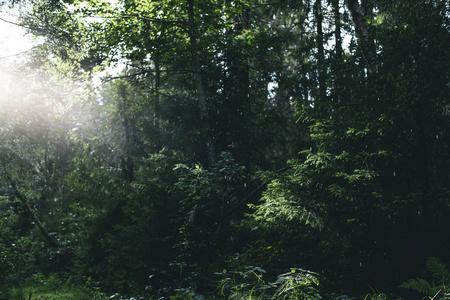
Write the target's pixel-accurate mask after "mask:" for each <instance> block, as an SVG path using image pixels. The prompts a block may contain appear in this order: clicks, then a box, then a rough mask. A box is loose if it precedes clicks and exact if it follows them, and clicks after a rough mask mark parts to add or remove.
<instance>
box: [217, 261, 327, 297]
mask: <svg viewBox="0 0 450 300" xmlns="http://www.w3.org/2000/svg"><path fill="white" fill-rule="evenodd" d="M265 273H266V271H265V270H264V269H261V268H259V267H253V266H249V267H246V268H245V270H244V271H241V272H238V271H231V272H228V271H226V270H224V271H223V273H218V274H220V275H222V276H224V277H225V278H224V279H222V280H221V282H220V284H219V287H218V293H219V295H220V296H223V297H226V298H227V299H322V297H321V296H320V294H319V292H318V290H317V287H318V285H319V280H318V277H317V274H316V273H314V272H311V271H306V270H303V269H298V268H293V269H291V271H290V272H289V273H285V274H281V275H279V276H278V277H277V280H276V281H275V282H266V281H265V280H264V279H263V276H264V274H265Z"/></svg>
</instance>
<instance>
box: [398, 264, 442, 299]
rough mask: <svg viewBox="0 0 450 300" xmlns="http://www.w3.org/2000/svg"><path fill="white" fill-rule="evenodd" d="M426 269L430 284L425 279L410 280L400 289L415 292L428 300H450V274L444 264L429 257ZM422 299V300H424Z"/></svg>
mask: <svg viewBox="0 0 450 300" xmlns="http://www.w3.org/2000/svg"><path fill="white" fill-rule="evenodd" d="M426 268H427V271H428V273H430V274H431V278H432V280H431V282H430V281H428V280H426V279H421V278H416V279H410V280H408V281H407V282H405V283H402V284H401V285H400V287H402V288H407V289H411V290H414V291H417V292H419V293H421V294H424V295H426V297H425V298H428V299H450V285H449V284H450V272H449V271H448V269H447V266H446V264H445V263H444V262H443V261H441V260H440V259H438V258H435V257H430V258H428V260H427V263H426ZM425 298H424V299H425Z"/></svg>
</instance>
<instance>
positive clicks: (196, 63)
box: [187, 0, 217, 166]
mask: <svg viewBox="0 0 450 300" xmlns="http://www.w3.org/2000/svg"><path fill="white" fill-rule="evenodd" d="M187 10H188V33H189V41H190V51H191V56H192V66H193V69H194V70H193V73H194V80H195V85H196V89H197V96H198V99H197V101H198V108H199V112H200V118H201V121H202V127H203V131H204V135H205V140H206V153H207V156H208V163H209V165H211V166H212V165H214V164H215V163H216V161H217V157H216V153H215V152H216V151H215V149H214V143H213V137H212V132H211V125H210V123H209V114H208V108H207V105H206V93H205V88H204V86H203V78H202V73H201V65H200V57H199V55H198V46H197V28H196V24H195V15H194V0H187Z"/></svg>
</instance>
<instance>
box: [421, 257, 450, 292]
mask: <svg viewBox="0 0 450 300" xmlns="http://www.w3.org/2000/svg"><path fill="white" fill-rule="evenodd" d="M427 270H428V271H429V272H430V273H431V275H432V276H433V280H434V281H435V283H436V284H439V285H441V286H445V285H447V284H448V283H450V272H449V271H448V270H447V267H446V265H445V263H443V262H442V261H441V260H440V259H438V258H436V257H430V258H428V260H427Z"/></svg>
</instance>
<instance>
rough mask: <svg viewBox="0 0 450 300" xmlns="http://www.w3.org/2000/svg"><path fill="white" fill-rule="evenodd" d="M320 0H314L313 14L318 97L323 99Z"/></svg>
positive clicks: (323, 54) (324, 85) (323, 72)
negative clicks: (314, 20) (317, 70)
mask: <svg viewBox="0 0 450 300" xmlns="http://www.w3.org/2000/svg"><path fill="white" fill-rule="evenodd" d="M321 1H322V0H316V2H315V4H314V14H315V19H316V31H317V33H316V43H317V63H318V69H319V99H324V97H325V95H326V82H325V81H326V78H325V77H326V69H325V50H324V45H323V43H324V38H323V25H322V23H323V12H322V3H321Z"/></svg>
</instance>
